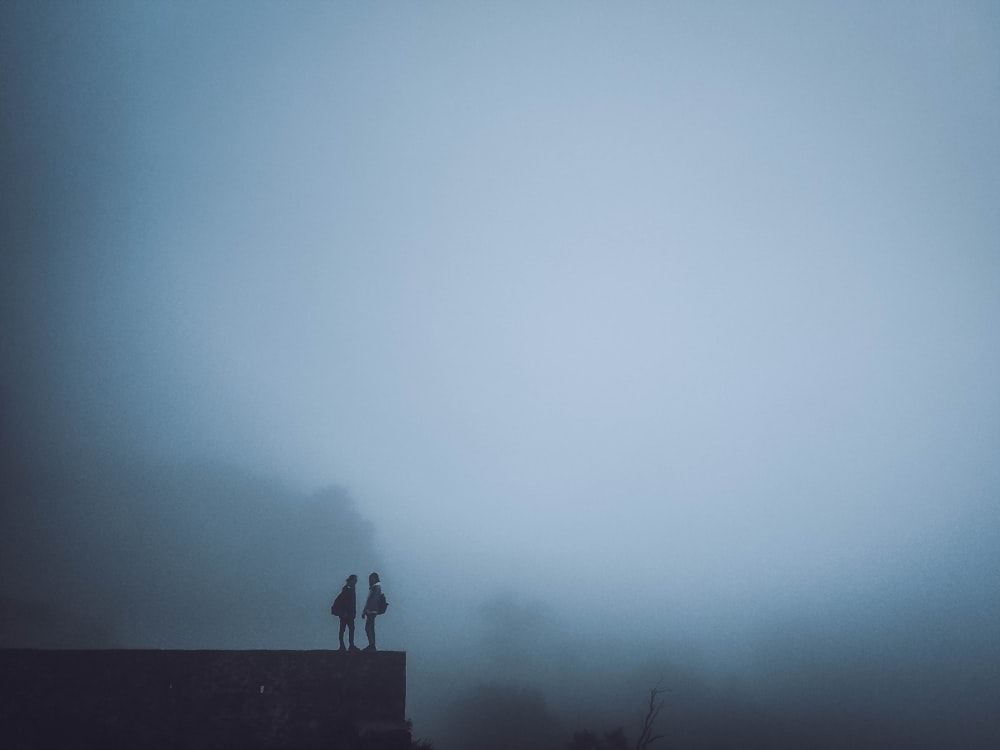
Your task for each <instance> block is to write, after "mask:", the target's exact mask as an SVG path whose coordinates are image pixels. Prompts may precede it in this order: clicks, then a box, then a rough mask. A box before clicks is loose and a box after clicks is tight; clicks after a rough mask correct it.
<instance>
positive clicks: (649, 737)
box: [635, 683, 668, 750]
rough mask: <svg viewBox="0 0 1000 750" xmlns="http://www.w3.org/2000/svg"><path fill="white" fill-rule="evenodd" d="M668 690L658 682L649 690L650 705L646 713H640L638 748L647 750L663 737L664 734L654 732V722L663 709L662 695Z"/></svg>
mask: <svg viewBox="0 0 1000 750" xmlns="http://www.w3.org/2000/svg"><path fill="white" fill-rule="evenodd" d="M665 692H668V691H667V690H664V689H663V688H661V687H660V685H659V683H657V685H656V687H654V688H651V689H650V691H649V705H648V706H647V709H646V715H645V716H643V715H642V714H640V715H639V717H640V719H641V720H642V729H641V730H640V732H639V739H637V740H636V742H635V748H636V750H646V748H648V747H649V746H650V745H651V744H653V743H654V742H656V741H657V740H661V739H663V735H662V734H657V735H654V734H653V724H654V723H655V722H656V717H657V716H659V715H660V711H662V710H663V703H664V702H663V699H662V698H660V695H661V694H663V693H665Z"/></svg>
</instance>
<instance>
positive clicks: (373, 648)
mask: <svg viewBox="0 0 1000 750" xmlns="http://www.w3.org/2000/svg"><path fill="white" fill-rule="evenodd" d="M364 650H365V651H374V650H375V647H374V646H365V648H364Z"/></svg>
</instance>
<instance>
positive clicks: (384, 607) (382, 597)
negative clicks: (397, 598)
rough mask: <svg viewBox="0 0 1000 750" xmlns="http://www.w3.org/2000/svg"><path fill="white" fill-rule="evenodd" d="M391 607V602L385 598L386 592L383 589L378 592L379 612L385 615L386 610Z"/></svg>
mask: <svg viewBox="0 0 1000 750" xmlns="http://www.w3.org/2000/svg"><path fill="white" fill-rule="evenodd" d="M387 609H389V602H388V601H387V600H386V598H385V594H383V593H382V592H381V591H379V592H378V613H379V614H380V615H384V614H385V611H386V610H387Z"/></svg>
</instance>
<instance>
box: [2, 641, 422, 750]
mask: <svg viewBox="0 0 1000 750" xmlns="http://www.w3.org/2000/svg"><path fill="white" fill-rule="evenodd" d="M0 721H2V722H3V726H4V731H3V736H4V738H5V742H4V744H5V746H7V747H13V748H49V747H60V748H73V747H80V748H83V747H100V746H106V747H127V748H130V750H132V749H134V748H149V749H150V750H154V749H155V750H160V749H161V748H163V749H164V750H165V749H166V748H206V749H207V748H234V749H235V748H240V749H241V750H243V749H246V748H261V749H262V750H263V749H264V748H268V749H270V748H284V749H288V748H321V747H322V748H338V747H343V748H348V747H352V748H354V747H370V748H376V747H378V748H389V747H393V748H395V747H406V746H408V744H409V733H408V731H407V729H406V654H405V653H404V652H401V651H378V652H374V653H373V652H362V653H357V652H354V653H344V652H338V651H145V650H106V651H42V650H18V649H15V650H0ZM372 728H378V730H377V731H372Z"/></svg>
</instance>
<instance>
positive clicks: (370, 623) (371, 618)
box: [361, 573, 384, 651]
mask: <svg viewBox="0 0 1000 750" xmlns="http://www.w3.org/2000/svg"><path fill="white" fill-rule="evenodd" d="M383 601H384V600H383V598H382V584H381V583H379V577H378V573H372V574H371V575H370V576H368V599H367V600H366V601H365V610H364V612H362V613H361V619H362V620H366V622H365V635H366V636H368V646H367V647H365V651H375V650H376V649H375V617H376V616H377V615H380V614H382V612H383V611H384V609H383V608H382V602H383Z"/></svg>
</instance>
